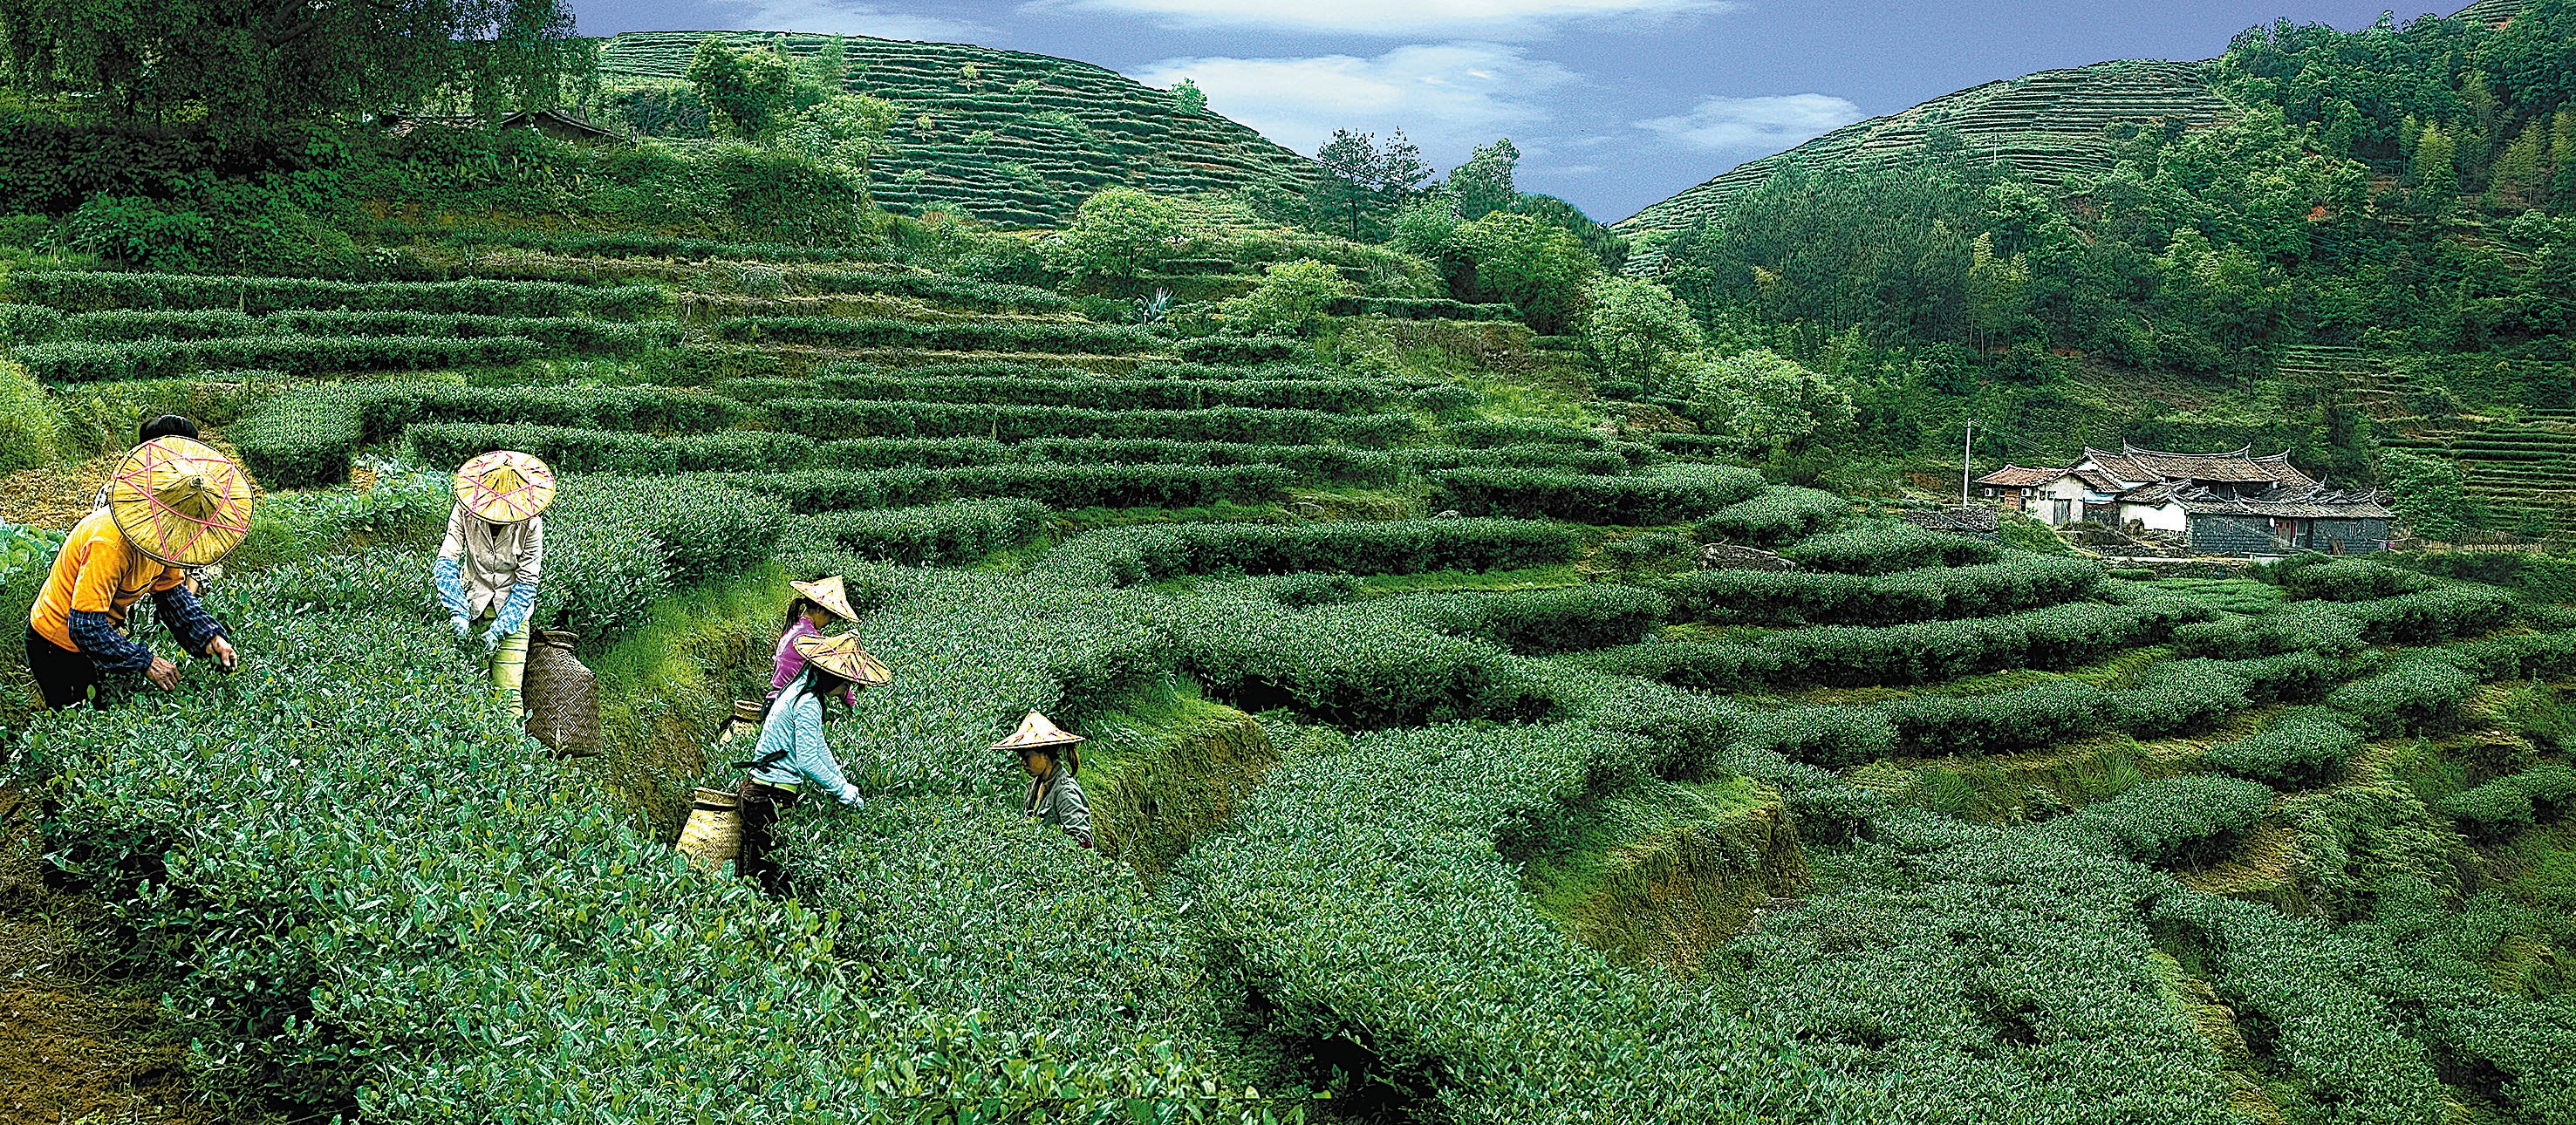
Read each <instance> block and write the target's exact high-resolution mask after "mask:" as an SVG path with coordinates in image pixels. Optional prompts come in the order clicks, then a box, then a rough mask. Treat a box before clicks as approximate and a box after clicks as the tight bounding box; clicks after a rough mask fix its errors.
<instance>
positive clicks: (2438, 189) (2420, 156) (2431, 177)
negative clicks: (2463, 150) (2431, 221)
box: [2407, 125, 2460, 211]
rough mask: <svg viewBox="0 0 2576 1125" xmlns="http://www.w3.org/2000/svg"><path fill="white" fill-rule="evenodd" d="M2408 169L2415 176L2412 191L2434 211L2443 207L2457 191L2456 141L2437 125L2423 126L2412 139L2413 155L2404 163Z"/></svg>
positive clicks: (2446, 205)
mask: <svg viewBox="0 0 2576 1125" xmlns="http://www.w3.org/2000/svg"><path fill="white" fill-rule="evenodd" d="M2407 172H2408V174H2409V175H2411V176H2413V177H2414V179H2415V190H2416V192H2417V193H2419V195H2420V196H2421V198H2422V199H2423V200H2424V201H2425V203H2426V205H2427V206H2430V207H2432V208H2433V209H2434V210H2437V211H2438V210H2442V209H2445V208H2448V207H2449V206H2450V205H2451V201H2452V200H2453V199H2455V198H2457V197H2458V196H2459V194H2460V162H2459V144H2458V142H2457V141H2456V140H2454V139H2453V137H2452V135H2451V134H2450V133H2449V132H2446V131H2444V130H2443V128H2442V127H2441V126H2440V125H2426V126H2424V133H2423V135H2422V136H2421V137H2419V138H2417V139H2416V141H2415V156H2414V158H2413V159H2412V160H2410V161H2408V163H2407Z"/></svg>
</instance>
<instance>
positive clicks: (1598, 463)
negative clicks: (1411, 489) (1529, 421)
mask: <svg viewBox="0 0 2576 1125" xmlns="http://www.w3.org/2000/svg"><path fill="white" fill-rule="evenodd" d="M1387 454H1388V455H1389V456H1391V457H1395V458H1399V459H1401V460H1403V461H1404V462H1405V463H1406V464H1408V465H1411V466H1413V467H1414V468H1416V469H1419V470H1423V471H1430V470H1435V469H1458V468H1479V467H1482V468H1521V469H1552V470H1555V471H1557V472H1563V473H1590V474H1595V475H1600V476H1611V475H1616V474H1619V473H1624V472H1627V471H1628V470H1629V469H1631V468H1633V467H1635V466H1637V465H1638V464H1641V463H1645V462H1640V461H1638V460H1636V459H1632V458H1631V457H1629V456H1628V451H1627V450H1625V449H1618V448H1612V449H1585V448H1583V447H1581V446H1572V445H1489V446H1485V447H1483V448H1481V449H1468V448H1464V447H1461V446H1454V445H1424V446H1409V447H1406V448H1402V449H1390V450H1388V451H1387ZM1647 460H1648V461H1651V460H1652V458H1651V457H1650V458H1648V459H1647Z"/></svg>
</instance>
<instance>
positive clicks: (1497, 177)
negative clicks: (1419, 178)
mask: <svg viewBox="0 0 2576 1125" xmlns="http://www.w3.org/2000/svg"><path fill="white" fill-rule="evenodd" d="M1520 162H1521V150H1520V149H1518V148H1515V147H1513V145H1512V142H1511V138H1509V137H1505V138H1503V139H1501V140H1498V141H1495V142H1494V143H1492V144H1489V145H1481V146H1478V147H1477V149H1476V151H1475V152H1473V153H1470V154H1468V157H1467V162H1466V163H1464V164H1461V165H1459V166H1458V169H1457V171H1454V172H1451V173H1449V190H1450V192H1451V193H1452V194H1455V195H1456V196H1457V197H1458V215H1459V217H1460V218H1463V219H1466V220H1468V221H1470V222H1473V221H1475V220H1477V219H1481V218H1484V217H1485V216H1487V215H1489V214H1492V213H1494V212H1496V211H1500V210H1503V209H1505V208H1507V207H1510V206H1511V205H1512V203H1513V201H1515V200H1517V199H1519V198H1520V194H1521V193H1520V189H1519V188H1516V187H1514V186H1512V173H1513V171H1514V170H1515V169H1517V168H1519V167H1520Z"/></svg>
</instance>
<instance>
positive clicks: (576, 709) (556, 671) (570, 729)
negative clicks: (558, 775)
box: [522, 629, 599, 758]
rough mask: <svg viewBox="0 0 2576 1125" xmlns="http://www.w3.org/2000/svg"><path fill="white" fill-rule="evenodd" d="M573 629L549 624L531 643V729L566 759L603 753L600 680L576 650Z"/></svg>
mask: <svg viewBox="0 0 2576 1125" xmlns="http://www.w3.org/2000/svg"><path fill="white" fill-rule="evenodd" d="M579 639H580V638H579V637H578V636H577V635H575V634H572V633H566V632H562V631H560V630H553V629H549V630H546V631H543V632H540V633H538V634H537V641H538V643H537V644H535V645H532V646H529V650H528V672H527V677H526V679H527V682H526V685H525V688H524V690H523V692H522V694H523V695H525V696H526V699H527V708H528V733H529V734H532V735H535V736H536V739H537V741H539V742H542V743H545V744H546V746H547V747H548V748H550V749H552V750H553V751H554V752H555V753H556V754H558V755H560V756H563V757H566V758H583V757H589V756H591V755H594V754H597V753H599V679H598V677H596V676H594V675H592V674H591V671H590V669H589V668H587V667H585V666H583V664H582V662H581V661H580V659H578V658H576V657H575V656H573V654H572V646H573V642H574V641H576V640H579Z"/></svg>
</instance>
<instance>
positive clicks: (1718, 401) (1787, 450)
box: [1690, 348, 1857, 457]
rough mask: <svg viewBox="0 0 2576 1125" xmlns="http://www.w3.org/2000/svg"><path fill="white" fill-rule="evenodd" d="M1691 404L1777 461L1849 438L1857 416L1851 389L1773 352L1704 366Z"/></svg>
mask: <svg viewBox="0 0 2576 1125" xmlns="http://www.w3.org/2000/svg"><path fill="white" fill-rule="evenodd" d="M1690 403H1691V408H1692V410H1693V412H1694V413H1697V414H1699V415H1700V416H1701V417H1703V418H1706V419H1708V420H1709V421H1711V422H1714V423H1715V424H1717V425H1718V426H1719V427H1721V428H1722V429H1724V430H1725V431H1726V432H1727V433H1728V434H1730V435H1732V436H1735V437H1740V438H1745V439H1747V440H1750V441H1752V442H1754V443H1756V444H1758V445H1760V446H1761V447H1762V448H1763V449H1764V450H1766V451H1767V452H1768V453H1769V454H1770V455H1771V456H1773V457H1780V456H1785V455H1788V454H1793V453H1797V452H1799V451H1801V450H1803V449H1804V448H1805V447H1807V446H1808V445H1810V444H1813V443H1819V442H1823V441H1828V440H1831V439H1832V438H1835V437H1838V436H1841V435H1843V434H1844V433H1846V432H1848V431H1849V430H1850V428H1851V424H1852V420H1853V418H1854V417H1855V416H1856V414H1857V411H1856V410H1855V409H1854V408H1853V406H1852V396H1851V391H1850V389H1849V388H1848V387H1845V386H1843V385H1842V384H1840V383H1838V382H1836V381H1832V380H1828V379H1826V378H1825V377H1824V376H1822V375H1818V374H1817V373H1815V372H1813V371H1810V370H1808V369H1806V368H1805V367H1802V366H1799V365H1798V364H1797V363H1795V362H1793V361H1791V360H1789V359H1787V358H1784V357H1783V356H1781V355H1780V354H1779V353H1777V352H1774V351H1772V350H1771V349H1769V348H1757V349H1755V350H1753V351H1748V352H1740V353H1737V354H1735V355H1731V356H1728V357H1726V358H1724V359H1719V360H1713V361H1710V362H1707V363H1703V364H1701V365H1700V366H1699V368H1698V369H1697V370H1696V371H1694V372H1692V387H1691V397H1690Z"/></svg>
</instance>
